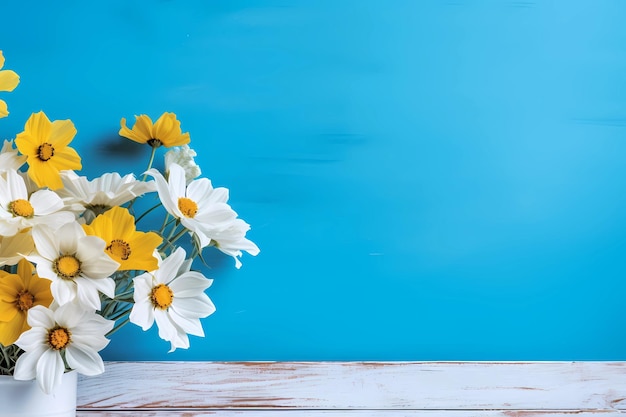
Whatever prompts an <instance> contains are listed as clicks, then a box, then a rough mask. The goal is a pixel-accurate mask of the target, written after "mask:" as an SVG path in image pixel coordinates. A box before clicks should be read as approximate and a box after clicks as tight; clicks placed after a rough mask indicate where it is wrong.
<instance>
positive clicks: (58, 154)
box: [48, 146, 83, 171]
mask: <svg viewBox="0 0 626 417" xmlns="http://www.w3.org/2000/svg"><path fill="white" fill-rule="evenodd" d="M48 162H52V164H53V165H54V166H55V167H56V169H57V170H59V171H63V170H66V169H72V170H75V171H77V170H79V169H82V168H83V165H82V164H81V160H80V156H78V152H76V150H75V149H74V148H70V147H69V146H68V147H65V148H62V149H55V153H54V156H53V157H52V159H50V161H48Z"/></svg>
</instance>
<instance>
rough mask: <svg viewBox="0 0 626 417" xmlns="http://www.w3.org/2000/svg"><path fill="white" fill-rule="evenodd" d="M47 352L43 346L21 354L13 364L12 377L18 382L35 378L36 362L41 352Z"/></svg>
mask: <svg viewBox="0 0 626 417" xmlns="http://www.w3.org/2000/svg"><path fill="white" fill-rule="evenodd" d="M46 350H48V349H47V348H46V347H45V346H39V347H38V348H36V349H34V350H31V351H28V352H25V353H22V355H21V356H20V357H19V358H17V362H16V363H15V374H14V375H13V377H14V378H15V379H17V380H20V381H29V380H31V379H35V378H36V377H37V362H38V361H39V358H40V357H41V355H43V352H44V351H46Z"/></svg>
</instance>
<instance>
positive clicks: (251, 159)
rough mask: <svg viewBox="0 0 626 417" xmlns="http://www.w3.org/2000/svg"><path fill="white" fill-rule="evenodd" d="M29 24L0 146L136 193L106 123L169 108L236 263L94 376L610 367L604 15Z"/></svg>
mask: <svg viewBox="0 0 626 417" xmlns="http://www.w3.org/2000/svg"><path fill="white" fill-rule="evenodd" d="M45 3H48V4H47V5H45V4H44V2H40V3H37V7H35V6H34V5H33V4H31V3H30V2H21V1H17V0H10V1H6V0H5V1H3V2H2V4H1V5H0V49H2V50H4V53H5V56H6V59H7V61H6V68H11V69H14V70H16V71H17V72H18V73H19V74H20V75H21V78H22V83H21V85H20V86H19V87H18V88H17V89H16V90H15V91H14V92H13V93H11V94H2V98H3V99H5V100H6V101H7V102H8V104H9V109H10V111H11V115H10V116H9V117H8V118H7V119H3V120H0V135H1V136H3V137H6V138H10V137H13V136H14V135H15V134H16V133H18V132H19V131H21V130H22V127H23V124H24V121H25V120H26V119H27V117H28V116H29V114H30V113H31V112H34V111H39V110H41V109H43V110H44V111H46V113H47V114H48V115H49V116H50V117H51V118H53V119H65V118H71V119H72V120H73V121H74V123H75V124H76V126H77V128H78V132H79V133H78V136H77V138H76V140H75V142H74V146H75V147H76V148H77V149H78V150H79V152H81V155H82V156H83V159H84V163H85V169H84V170H83V174H85V175H88V176H90V177H93V176H95V175H98V174H99V173H101V172H102V171H103V170H119V171H120V172H122V173H126V172H129V171H130V170H133V171H134V172H137V173H139V172H141V171H142V170H143V168H144V166H145V163H146V158H147V154H144V153H142V152H146V151H147V149H145V148H142V147H135V146H124V147H121V145H123V144H125V145H128V144H127V143H124V142H123V141H122V140H121V139H119V138H118V136H117V130H118V129H119V120H120V118H121V117H127V118H132V116H133V115H134V114H140V113H147V114H150V115H153V116H157V115H159V114H160V113H161V112H163V111H174V112H176V113H177V114H178V116H179V118H180V119H181V120H182V126H183V129H184V130H185V131H189V132H190V133H191V138H192V146H193V147H195V148H196V149H197V152H198V153H199V155H200V163H201V165H202V168H203V171H204V174H205V175H207V176H208V177H210V178H211V179H212V180H213V182H214V184H216V185H220V186H227V187H229V188H230V189H231V196H232V197H231V204H232V205H233V207H234V208H235V210H237V211H238V213H239V214H240V216H241V217H242V218H244V219H245V220H247V221H248V222H249V223H251V225H252V226H253V229H252V231H251V232H250V233H249V237H250V238H251V239H252V240H254V241H255V242H256V243H257V244H258V245H259V246H260V248H261V254H260V256H258V257H257V258H252V257H250V256H246V257H244V259H243V262H244V266H243V268H242V269H241V270H239V271H237V270H235V269H234V265H233V262H232V260H231V259H229V258H225V257H222V256H218V255H215V256H211V259H212V262H214V264H215V267H214V268H213V269H212V270H210V271H207V274H208V275H210V276H212V277H213V278H215V283H214V286H213V287H212V288H211V289H210V290H209V294H210V296H211V298H212V299H213V300H214V302H215V303H216V305H217V308H218V311H217V312H216V313H215V314H214V316H212V317H211V318H209V319H207V320H205V321H204V328H205V331H206V334H207V336H206V338H204V339H200V338H195V337H194V338H192V341H191V343H192V346H191V349H189V350H188V351H177V352H175V353H173V354H169V355H168V354H167V353H166V352H167V350H168V348H169V344H168V343H166V342H163V341H161V340H160V339H158V338H157V336H156V331H154V330H153V331H150V332H149V334H143V333H142V332H141V330H140V329H139V328H137V327H134V326H132V325H131V326H127V327H126V328H125V329H124V330H123V331H121V332H120V333H118V334H117V335H116V336H115V337H114V339H113V341H112V343H111V344H110V346H109V347H108V348H107V350H106V351H105V354H104V356H105V358H106V359H130V360H139V359H144V360H147V359H194V360H246V359H249V360H263V359H266V360H274V359H277V360H325V359H331V360H346V359H351V360H357V359H364V360H376V359H387V360H431V359H442V360H452V359H461V360H516V359H527V360H570V359H579V360H582V359H586V360H592V359H602V360H612V359H615V360H617V359H620V360H624V359H626V319H625V318H624V316H625V313H626V304H625V303H624V301H623V296H624V290H625V287H626V280H625V277H626V257H625V256H624V254H625V253H626V192H625V191H626V48H625V45H626V26H625V25H624V16H626V2H624V1H619V0H615V1H601V0H598V1H594V2H586V1H566V0H563V1H540V2H539V1H538V2H534V1H505V0H502V1H469V0H467V1H463V0H456V1H453V0H450V1H434V0H430V1H429V0H425V1H417V0H406V1H400V0H390V1H378V0H332V1H330V0H328V1H287V0H285V1H252V0H250V1H210V2H208V1H207V2H205V1H196V2H189V1H187V2H185V1H122V0H117V1H107V2H98V3H95V2H93V4H92V2H80V1H59V2H45Z"/></svg>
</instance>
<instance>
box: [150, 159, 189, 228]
mask: <svg viewBox="0 0 626 417" xmlns="http://www.w3.org/2000/svg"><path fill="white" fill-rule="evenodd" d="M145 174H148V175H151V176H152V177H153V178H154V182H155V184H156V188H157V192H158V193H159V199H160V200H161V203H162V204H163V207H165V210H167V212H168V213H170V214H171V215H172V216H174V217H181V216H182V213H181V212H180V210H179V209H178V204H177V202H175V201H174V200H175V199H176V200H178V197H182V195H179V196H172V195H170V192H169V188H168V185H167V181H165V178H163V175H161V173H160V172H159V171H157V170H156V169H154V168H153V169H151V170H149V171H146V172H145Z"/></svg>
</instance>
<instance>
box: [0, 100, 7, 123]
mask: <svg viewBox="0 0 626 417" xmlns="http://www.w3.org/2000/svg"><path fill="white" fill-rule="evenodd" d="M8 115H9V110H8V109H7V103H5V102H4V100H0V119H1V118H3V117H7V116H8Z"/></svg>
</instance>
